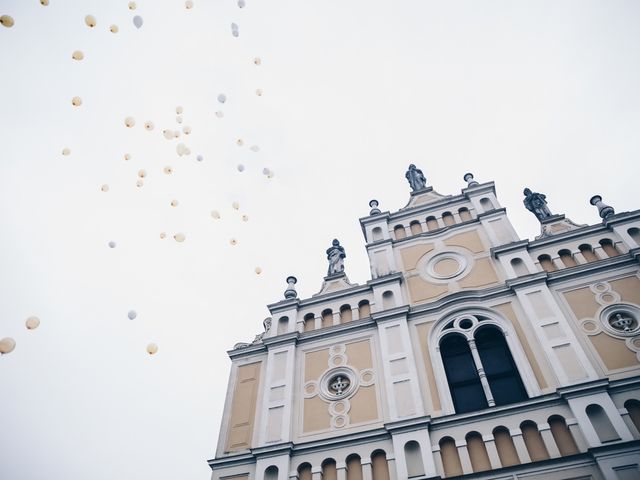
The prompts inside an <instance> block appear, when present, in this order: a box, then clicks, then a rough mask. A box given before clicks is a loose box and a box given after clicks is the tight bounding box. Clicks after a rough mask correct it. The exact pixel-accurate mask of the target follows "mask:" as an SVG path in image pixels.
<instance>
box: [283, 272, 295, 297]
mask: <svg viewBox="0 0 640 480" xmlns="http://www.w3.org/2000/svg"><path fill="white" fill-rule="evenodd" d="M296 283H298V279H297V278H296V277H294V276H293V275H291V276H288V277H287V284H288V285H287V289H286V290H285V291H284V298H287V299H289V298H296V297H297V296H298V292H296V287H295V285H296Z"/></svg>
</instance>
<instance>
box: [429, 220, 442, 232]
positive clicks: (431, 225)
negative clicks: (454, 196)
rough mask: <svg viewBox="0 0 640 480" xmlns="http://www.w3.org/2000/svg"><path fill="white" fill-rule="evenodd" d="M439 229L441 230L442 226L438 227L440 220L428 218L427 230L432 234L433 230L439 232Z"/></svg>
mask: <svg viewBox="0 0 640 480" xmlns="http://www.w3.org/2000/svg"><path fill="white" fill-rule="evenodd" d="M438 228H440V226H439V225H438V220H436V217H427V230H428V231H430V232H432V231H433V230H437V229H438Z"/></svg>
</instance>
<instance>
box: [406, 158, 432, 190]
mask: <svg viewBox="0 0 640 480" xmlns="http://www.w3.org/2000/svg"><path fill="white" fill-rule="evenodd" d="M404 176H405V177H407V181H408V182H409V186H410V187H411V190H413V191H414V192H417V191H418V190H423V189H424V188H426V186H427V179H426V178H425V176H424V175H423V173H422V170H420V169H419V168H417V167H416V166H415V165H414V164H413V163H412V164H411V165H409V170H407V173H405V175H404Z"/></svg>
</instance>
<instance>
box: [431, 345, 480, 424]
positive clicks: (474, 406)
mask: <svg viewBox="0 0 640 480" xmlns="http://www.w3.org/2000/svg"><path fill="white" fill-rule="evenodd" d="M440 353H441V355H442V362H443V363H444V370H445V373H446V375H447V381H448V382H449V389H450V391H451V398H452V399H453V405H454V408H455V410H456V412H457V413H462V412H470V411H472V410H479V409H481V408H486V407H487V400H486V397H485V395H484V391H483V390H482V385H481V384H480V378H479V377H478V373H477V370H476V365H475V363H474V361H473V357H472V355H471V350H470V349H469V344H468V343H467V339H466V338H464V337H463V336H462V335H455V334H454V335H447V336H446V337H445V338H444V339H443V340H442V342H440Z"/></svg>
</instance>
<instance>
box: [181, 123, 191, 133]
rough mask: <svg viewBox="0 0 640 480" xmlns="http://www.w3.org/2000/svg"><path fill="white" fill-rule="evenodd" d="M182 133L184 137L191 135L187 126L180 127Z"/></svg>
mask: <svg viewBox="0 0 640 480" xmlns="http://www.w3.org/2000/svg"><path fill="white" fill-rule="evenodd" d="M182 133H184V134H185V135H189V134H190V133H191V127H190V126H189V125H185V126H184V127H182Z"/></svg>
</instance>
